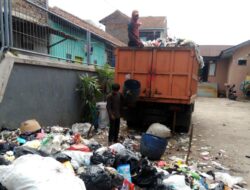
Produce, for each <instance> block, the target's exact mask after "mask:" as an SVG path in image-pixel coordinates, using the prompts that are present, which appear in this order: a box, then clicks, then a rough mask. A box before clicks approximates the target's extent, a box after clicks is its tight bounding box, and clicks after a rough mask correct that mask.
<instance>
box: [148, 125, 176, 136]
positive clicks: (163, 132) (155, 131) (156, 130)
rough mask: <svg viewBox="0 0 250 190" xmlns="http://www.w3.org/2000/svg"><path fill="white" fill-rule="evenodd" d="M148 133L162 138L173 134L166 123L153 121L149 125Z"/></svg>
mask: <svg viewBox="0 0 250 190" xmlns="http://www.w3.org/2000/svg"><path fill="white" fill-rule="evenodd" d="M147 134H151V135H154V136H157V137H161V138H167V137H170V136H171V130H170V129H169V128H168V127H167V126H166V125H162V124H160V123H153V124H152V125H150V126H149V128H148V130H147Z"/></svg>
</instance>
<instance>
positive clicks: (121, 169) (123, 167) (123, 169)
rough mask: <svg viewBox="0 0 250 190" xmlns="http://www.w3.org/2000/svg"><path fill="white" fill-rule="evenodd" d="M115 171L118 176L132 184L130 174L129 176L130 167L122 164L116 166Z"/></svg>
mask: <svg viewBox="0 0 250 190" xmlns="http://www.w3.org/2000/svg"><path fill="white" fill-rule="evenodd" d="M117 171H118V173H119V174H121V175H122V176H123V177H124V178H125V179H127V180H128V181H129V182H132V178H131V174H130V165H129V164H123V165H120V166H118V167H117Z"/></svg>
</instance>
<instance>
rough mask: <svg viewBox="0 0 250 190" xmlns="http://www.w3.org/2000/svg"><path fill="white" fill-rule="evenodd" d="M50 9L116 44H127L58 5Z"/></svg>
mask: <svg viewBox="0 0 250 190" xmlns="http://www.w3.org/2000/svg"><path fill="white" fill-rule="evenodd" d="M49 10H50V11H51V12H53V13H55V14H56V15H59V16H61V17H63V18H65V19H66V20H68V21H70V22H72V23H73V24H75V25H77V26H79V27H81V28H83V29H84V30H89V31H90V32H91V33H92V34H94V35H96V36H98V37H100V38H102V39H104V40H107V41H109V42H110V43H112V44H114V45H115V46H126V44H124V43H123V42H121V41H120V40H118V39H116V38H115V37H113V36H111V35H110V34H108V33H106V32H105V31H103V30H101V29H99V28H97V27H95V26H93V25H92V24H89V23H88V22H86V21H85V20H83V19H80V18H79V17H77V16H75V15H73V14H71V13H68V12H66V11H64V10H62V9H60V8H58V7H53V8H52V7H50V8H49Z"/></svg>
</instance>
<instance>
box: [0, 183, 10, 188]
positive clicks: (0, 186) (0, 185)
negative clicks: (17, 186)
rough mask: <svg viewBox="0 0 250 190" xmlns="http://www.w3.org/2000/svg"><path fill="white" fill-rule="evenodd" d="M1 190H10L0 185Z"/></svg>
mask: <svg viewBox="0 0 250 190" xmlns="http://www.w3.org/2000/svg"><path fill="white" fill-rule="evenodd" d="M0 190H8V189H6V188H5V187H4V186H2V184H1V183H0Z"/></svg>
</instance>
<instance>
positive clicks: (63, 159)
mask: <svg viewBox="0 0 250 190" xmlns="http://www.w3.org/2000/svg"><path fill="white" fill-rule="evenodd" d="M53 158H55V159H56V160H57V161H58V162H61V163H64V162H67V161H71V157H70V156H68V155H67V154H63V153H58V154H55V155H53Z"/></svg>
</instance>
